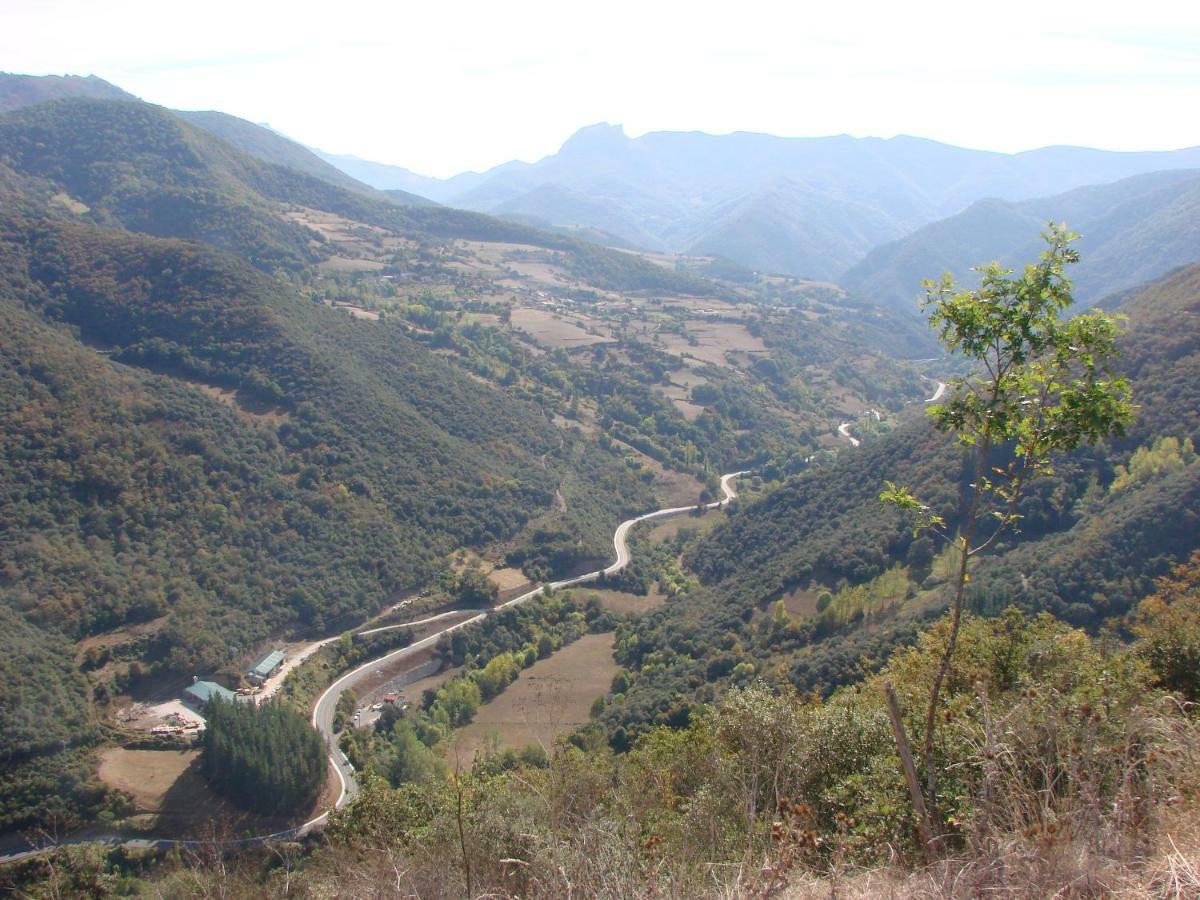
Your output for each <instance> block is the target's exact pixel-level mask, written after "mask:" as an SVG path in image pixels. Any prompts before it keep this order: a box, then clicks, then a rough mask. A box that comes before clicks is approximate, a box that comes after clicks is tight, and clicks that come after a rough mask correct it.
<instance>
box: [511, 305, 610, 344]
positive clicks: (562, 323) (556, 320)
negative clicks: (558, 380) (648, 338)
mask: <svg viewBox="0 0 1200 900" xmlns="http://www.w3.org/2000/svg"><path fill="white" fill-rule="evenodd" d="M512 327H513V328H514V329H517V330H519V331H523V332H525V333H526V334H528V335H529V336H530V337H532V338H533V339H534V340H535V341H537V342H538V343H540V344H544V345H545V346H547V347H550V348H552V349H556V350H557V349H559V348H565V349H568V350H569V349H571V348H573V347H589V346H591V345H592V344H605V343H609V342H610V341H611V340H612V338H609V337H604V336H602V335H599V334H588V332H587V331H586V330H584V329H583V328H581V327H580V326H579V325H577V324H576V323H575V322H573V321H571V320H569V319H568V318H566V317H564V316H562V315H561V314H559V313H555V312H551V311H550V310H548V309H535V308H533V307H529V306H518V307H516V308H514V309H513V311H512Z"/></svg>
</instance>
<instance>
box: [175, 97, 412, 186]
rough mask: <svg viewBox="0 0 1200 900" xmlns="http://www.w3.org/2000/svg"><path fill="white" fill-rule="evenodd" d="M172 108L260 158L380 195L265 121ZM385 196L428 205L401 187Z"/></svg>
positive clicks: (180, 116)
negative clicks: (277, 131)
mask: <svg viewBox="0 0 1200 900" xmlns="http://www.w3.org/2000/svg"><path fill="white" fill-rule="evenodd" d="M173 112H174V114H175V115H176V116H178V117H179V118H181V119H183V120H184V121H186V122H191V123H192V124H193V125H196V126H198V127H200V128H203V129H204V130H205V131H208V132H211V133H212V134H215V135H216V136H217V137H219V138H221V140H223V141H226V142H228V143H230V144H233V146H235V147H237V148H238V149H240V150H244V151H245V152H246V153H249V154H250V155H251V156H253V157H255V158H256V159H260V160H262V161H263V162H268V163H274V164H275V165H280V166H284V167H286V168H289V169H292V170H294V171H296V172H303V173H304V174H305V175H311V176H313V177H314V178H318V179H320V180H321V181H326V182H329V183H330V184H332V185H334V186H335V187H340V188H345V189H346V190H348V191H353V192H354V193H356V194H363V195H365V196H368V197H375V198H376V199H379V197H380V192H379V191H377V190H375V189H374V188H372V187H369V186H367V185H365V184H363V183H362V182H361V181H357V180H356V179H354V178H351V177H350V176H349V175H347V174H346V173H345V172H343V171H342V170H341V169H338V168H336V167H335V166H331V165H330V164H329V163H327V162H325V161H324V160H323V159H321V158H320V157H319V156H317V155H316V154H315V153H313V152H312V151H311V150H309V149H307V148H306V147H303V146H301V145H300V144H297V143H296V142H295V141H292V140H289V139H288V138H286V137H284V136H283V135H280V134H278V133H276V132H274V131H272V130H271V129H270V128H268V127H267V126H265V125H256V124H254V123H253V122H247V121H246V120H245V119H239V118H238V117H237V116H231V115H229V114H228V113H223V112H218V111H216V110H196V111H191V110H173ZM386 196H387V197H388V199H391V200H393V201H394V202H396V203H401V204H408V205H414V206H428V205H429V201H428V200H426V199H425V198H424V197H418V196H417V195H416V194H408V193H405V192H404V191H392V192H391V193H389V194H387V195H386Z"/></svg>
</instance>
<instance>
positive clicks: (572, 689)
mask: <svg viewBox="0 0 1200 900" xmlns="http://www.w3.org/2000/svg"><path fill="white" fill-rule="evenodd" d="M612 646H613V636H612V634H611V633H605V634H587V635H584V636H583V637H581V638H580V639H579V640H577V641H575V642H574V643H571V644H568V645H567V646H566V647H563V648H562V649H561V650H559V651H558V652H557V653H555V654H553V655H552V656H550V657H549V658H547V659H542V660H538V661H537V662H536V663H534V664H533V666H531V667H530V668H528V669H526V670H525V671H524V672H522V673H521V677H520V678H518V679H517V680H516V681H514V682H513V683H512V684H510V685H509V686H508V688H507V689H506V690H505V691H504V692H503V693H502V694H500V695H499V696H498V697H496V698H495V699H494V700H492V701H491V702H490V703H485V704H484V705H483V706H481V707H480V708H479V712H478V713H476V715H475V721H473V722H472V723H471V724H470V725H468V726H467V727H465V728H462V729H460V730H459V731H458V733H457V734H456V735H455V737H454V739H453V740H452V741H450V744H449V747H448V748H447V751H446V756H447V759H448V760H450V762H451V763H452V764H453V763H454V762H456V761H457V763H458V764H459V765H460V766H461V767H462V768H469V767H470V765H471V762H472V761H473V760H474V758H475V753H476V751H477V750H478V749H479V748H480V747H481V746H484V745H486V744H487V743H488V742H489V741H490V740H491V738H492V736H493V735H494V736H495V737H496V738H498V740H499V747H500V748H505V747H524V746H527V745H529V744H540V745H541V746H543V747H545V748H546V749H547V750H549V749H550V748H551V747H553V745H554V739H555V738H556V737H558V736H559V735H560V734H565V733H566V732H568V731H571V730H573V729H574V728H576V727H577V726H579V725H582V724H584V723H585V722H587V721H588V712H589V710H590V709H591V706H592V702H593V701H594V700H595V699H596V698H597V697H599V696H601V695H602V694H605V693H606V692H607V691H608V688H609V685H610V684H611V683H612V679H613V676H614V675H616V674H617V664H616V663H615V662H614V661H613V657H612Z"/></svg>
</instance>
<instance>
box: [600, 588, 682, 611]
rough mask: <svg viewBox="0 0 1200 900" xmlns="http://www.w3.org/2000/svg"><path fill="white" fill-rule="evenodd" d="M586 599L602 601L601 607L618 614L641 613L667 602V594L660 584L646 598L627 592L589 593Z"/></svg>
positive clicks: (605, 591) (651, 589)
mask: <svg viewBox="0 0 1200 900" xmlns="http://www.w3.org/2000/svg"><path fill="white" fill-rule="evenodd" d="M583 597H584V599H585V600H586V599H588V598H589V597H595V598H596V599H598V600H599V601H600V605H601V606H603V607H604V608H605V609H607V610H608V611H609V612H615V613H618V614H622V615H624V614H626V613H640V612H646V611H647V610H651V609H656V608H658V607H660V606H662V605H663V603H665V602H666V599H667V597H666V594H663V593H661V592H660V591H659V589H658V584H657V583H656V584H654V585H652V586H651V588H650V590H649V591H648V592H647V593H646V596H644V597H640V596H638V595H637V594H629V593H626V592H625V591H611V590H602V591H587V592H586V593H585V594H584V595H583Z"/></svg>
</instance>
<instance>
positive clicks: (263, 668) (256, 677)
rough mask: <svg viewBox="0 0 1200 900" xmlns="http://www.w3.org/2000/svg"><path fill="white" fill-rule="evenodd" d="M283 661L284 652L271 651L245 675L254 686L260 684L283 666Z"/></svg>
mask: <svg viewBox="0 0 1200 900" xmlns="http://www.w3.org/2000/svg"><path fill="white" fill-rule="evenodd" d="M283 660H284V652H283V651H282V650H278V649H276V650H272V651H271V652H270V653H268V654H266V655H265V656H264V657H262V659H260V660H259V661H258V662H256V663H255V664H254V665H252V666H251V667H250V669H249V670H248V671H247V672H246V675H247V677H249V679H250V680H251V681H252V682H254V683H255V684H262V683H263V682H264V681H266V680H267V679H268V678H270V677H271V676H272V675H274V674H275V673H276V672H277V671H278V670H279V667H280V666H281V665H283Z"/></svg>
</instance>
